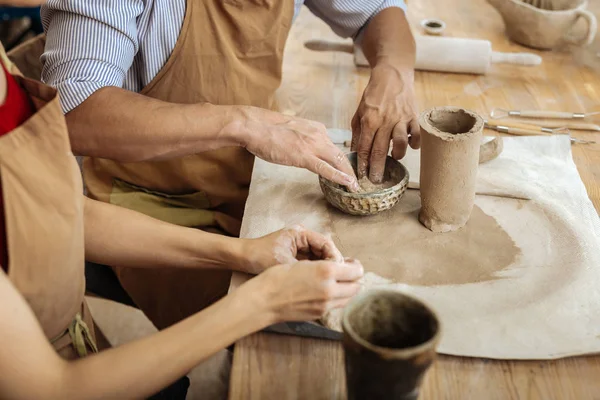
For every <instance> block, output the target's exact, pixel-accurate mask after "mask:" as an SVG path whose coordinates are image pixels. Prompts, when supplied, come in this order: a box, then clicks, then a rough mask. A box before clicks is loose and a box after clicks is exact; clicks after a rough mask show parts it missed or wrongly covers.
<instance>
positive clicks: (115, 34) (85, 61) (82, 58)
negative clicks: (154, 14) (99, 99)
mask: <svg viewBox="0 0 600 400" xmlns="http://www.w3.org/2000/svg"><path fill="white" fill-rule="evenodd" d="M111 3H112V2H106V1H76V0H49V1H48V2H47V4H46V5H45V6H43V8H42V23H43V25H44V29H45V31H46V34H47V39H46V50H45V52H44V54H43V55H42V63H43V65H44V67H43V70H42V80H43V81H44V82H45V83H47V84H48V85H50V86H54V87H56V88H57V89H58V91H59V93H60V100H61V105H62V108H63V112H64V113H68V112H69V111H71V110H72V109H74V108H75V107H77V106H78V105H79V104H81V103H82V102H83V101H84V100H85V99H87V98H88V97H89V96H91V95H92V94H93V93H94V92H95V91H96V90H98V89H100V88H102V87H105V86H117V87H122V86H123V81H124V79H125V76H126V73H127V71H128V70H129V68H130V67H131V64H132V62H133V58H134V56H135V54H136V52H137V51H138V39H137V38H138V36H137V27H136V19H137V17H138V16H139V15H140V14H141V13H142V11H143V9H144V0H119V3H120V7H119V10H118V11H116V10H115V7H114V6H111V5H110V4H111Z"/></svg>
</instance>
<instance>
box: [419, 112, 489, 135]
mask: <svg viewBox="0 0 600 400" xmlns="http://www.w3.org/2000/svg"><path fill="white" fill-rule="evenodd" d="M476 122H477V119H475V117H473V116H472V115H470V114H469V113H467V112H466V111H465V110H458V111H453V110H452V111H450V110H445V109H434V110H433V111H431V114H429V123H430V124H431V126H433V127H435V128H436V129H438V130H439V131H440V132H448V133H453V134H459V133H467V132H469V131H470V130H471V129H473V127H474V126H475V123H476Z"/></svg>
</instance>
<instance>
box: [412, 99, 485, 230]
mask: <svg viewBox="0 0 600 400" xmlns="http://www.w3.org/2000/svg"><path fill="white" fill-rule="evenodd" d="M419 124H420V125H421V177H420V186H421V211H420V213H419V221H420V222H421V223H422V224H423V225H425V226H426V227H427V228H428V229H430V230H431V231H433V232H451V231H455V230H458V229H460V228H462V227H463V226H465V224H466V223H467V221H468V220H469V217H470V216H471V211H472V210H473V203H474V202H475V184H476V180H477V168H478V164H479V147H480V144H481V132H482V130H483V125H484V121H483V119H482V118H481V117H480V116H479V115H477V114H475V113H474V112H472V111H468V110H464V109H461V108H458V107H436V108H432V109H430V110H427V111H425V112H424V113H422V114H421V116H420V118H419Z"/></svg>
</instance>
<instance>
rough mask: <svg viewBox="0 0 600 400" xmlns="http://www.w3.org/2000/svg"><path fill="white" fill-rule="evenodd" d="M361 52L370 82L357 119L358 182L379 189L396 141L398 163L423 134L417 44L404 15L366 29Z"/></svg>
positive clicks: (398, 12) (394, 10) (379, 19)
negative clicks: (418, 99) (366, 178)
mask: <svg viewBox="0 0 600 400" xmlns="http://www.w3.org/2000/svg"><path fill="white" fill-rule="evenodd" d="M362 50H363V52H364V53H365V57H367V60H369V65H371V79H370V80H369V84H368V85H367V88H366V89H365V93H364V95H363V98H362V100H361V102H360V104H359V106H358V110H357V111H356V114H355V115H354V118H353V119H352V150H354V151H357V152H358V168H357V169H358V171H357V172H358V178H359V179H360V178H362V177H364V176H366V175H367V174H368V176H369V179H370V180H371V181H372V182H373V183H380V182H381V180H382V179H383V173H384V171H385V159H386V156H387V154H388V151H389V148H390V141H393V151H392V157H394V158H395V159H397V160H399V159H401V158H402V157H404V155H405V154H406V146H407V145H408V144H410V147H412V148H413V149H418V148H419V147H420V145H421V143H420V128H419V123H418V117H417V104H416V101H415V90H414V65H415V58H416V56H415V54H416V49H415V40H414V38H413V36H412V33H411V31H410V27H409V25H408V21H407V20H406V16H405V15H404V11H402V9H400V8H398V7H388V8H386V9H384V10H382V11H381V12H380V13H379V14H377V15H375V16H374V17H373V18H372V19H371V21H370V22H369V24H368V25H367V26H366V27H365V29H364V37H363V41H362Z"/></svg>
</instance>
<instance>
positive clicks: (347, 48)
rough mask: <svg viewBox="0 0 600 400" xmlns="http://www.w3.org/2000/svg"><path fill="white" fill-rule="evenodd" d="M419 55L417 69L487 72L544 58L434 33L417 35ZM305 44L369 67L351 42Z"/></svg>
mask: <svg viewBox="0 0 600 400" xmlns="http://www.w3.org/2000/svg"><path fill="white" fill-rule="evenodd" d="M415 41H416V45H417V55H416V56H417V57H416V62H415V69H417V70H424V71H438V72H454V73H463V74H485V73H486V72H487V71H488V70H489V69H490V67H491V65H492V64H499V63H503V64H513V65H539V64H541V63H542V58H541V57H540V56H538V55H536V54H532V53H500V52H495V51H492V44H491V42H489V41H487V40H478V39H462V38H449V37H434V36H416V37H415ZM304 45H305V47H307V48H309V49H311V50H316V51H341V52H346V53H352V52H354V63H355V64H356V65H358V66H366V67H368V66H369V62H368V61H367V59H366V58H365V55H364V54H363V52H362V50H361V49H360V48H359V47H358V46H354V47H353V46H352V45H351V44H348V45H344V44H340V43H330V42H326V41H322V40H313V41H309V42H306V43H304Z"/></svg>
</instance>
